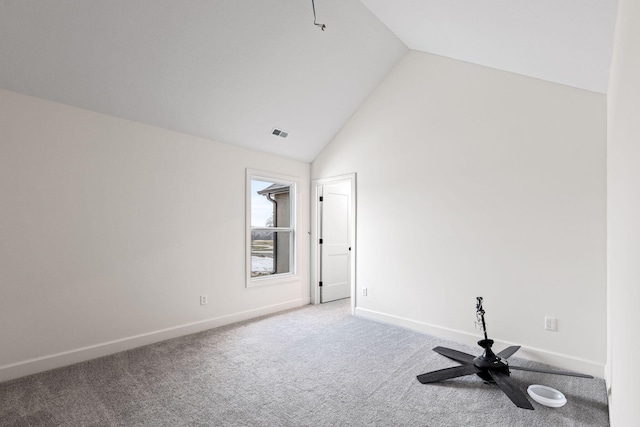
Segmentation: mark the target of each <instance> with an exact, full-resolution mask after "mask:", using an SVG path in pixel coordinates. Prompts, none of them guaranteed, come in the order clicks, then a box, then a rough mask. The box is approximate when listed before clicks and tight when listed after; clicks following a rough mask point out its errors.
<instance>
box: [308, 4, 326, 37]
mask: <svg viewBox="0 0 640 427" xmlns="http://www.w3.org/2000/svg"><path fill="white" fill-rule="evenodd" d="M311 7H313V25H315V26H316V27H318V28H320V29H321V30H322V31H324V29H325V28H327V26H326V25H324V24H320V23H318V22H316V21H317V18H316V3H315V0H311Z"/></svg>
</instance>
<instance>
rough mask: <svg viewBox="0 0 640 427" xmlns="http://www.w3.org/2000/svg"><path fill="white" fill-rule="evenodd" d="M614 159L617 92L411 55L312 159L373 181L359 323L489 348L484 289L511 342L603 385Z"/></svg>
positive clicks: (365, 215)
mask: <svg viewBox="0 0 640 427" xmlns="http://www.w3.org/2000/svg"><path fill="white" fill-rule="evenodd" d="M605 150H606V99H605V96H604V95H601V94H597V93H593V92H589V91H584V90H579V89H575V88H570V87H567V86H562V85H558V84H554V83H549V82H544V81H541V80H536V79H532V78H528V77H523V76H519V75H516V74H511V73H507V72H502V71H498V70H494V69H490V68H485V67H482V66H477V65H473V64H469V63H464V62H460V61H455V60H451V59H446V58H443V57H438V56H434V55H429V54H424V53H418V52H409V53H408V54H407V55H406V56H405V57H404V58H403V59H402V60H401V61H400V62H399V64H398V65H396V67H395V68H394V69H393V70H392V72H391V73H390V75H389V76H388V77H387V78H386V79H385V80H384V81H383V82H382V84H381V85H380V86H379V87H378V88H377V89H376V90H375V91H374V92H373V94H372V95H371V96H370V98H369V99H368V100H367V101H366V102H365V104H364V105H363V106H362V107H361V108H360V109H359V111H358V112H357V113H356V114H355V115H354V116H353V117H352V119H351V120H350V122H349V123H348V124H347V125H346V126H345V127H344V128H343V130H342V131H341V132H340V133H339V134H338V135H337V136H336V137H335V139H334V140H333V141H332V142H331V144H330V145H329V146H328V147H327V148H326V149H325V150H324V151H323V152H322V153H321V154H320V156H319V157H318V158H317V159H316V160H315V161H314V163H313V164H312V179H318V178H323V177H328V176H334V175H340V174H344V173H351V172H355V173H357V174H358V188H357V198H358V223H357V239H358V242H357V247H358V260H357V282H358V289H361V288H363V287H367V288H368V294H369V296H367V297H358V302H357V309H356V312H357V314H359V315H363V316H368V317H372V318H376V319H379V320H383V321H389V322H393V323H396V324H401V325H404V326H408V327H412V328H415V329H419V330H423V331H425V332H429V333H433V334H436V335H440V336H444V337H448V338H453V339H458V340H462V341H465V342H468V343H475V341H477V339H478V337H479V333H478V332H477V331H475V328H474V325H473V321H474V320H475V297H476V296H483V297H484V298H485V309H486V310H487V321H488V328H489V334H490V336H492V337H493V338H494V339H496V340H499V341H500V344H496V348H499V347H500V346H501V345H504V344H505V343H517V344H522V345H523V346H524V348H523V350H521V352H520V353H519V355H520V356H525V357H529V358H532V359H534V360H541V361H545V362H548V363H552V364H555V365H558V366H561V367H565V368H572V369H576V370H580V371H585V372H588V373H589V372H590V373H593V374H596V375H599V376H603V369H604V363H605V358H606V302H605V298H606V287H605V280H606V265H605V264H606V246H605V245H606V227H605V226H606V211H605V209H606V201H605V200H606V198H605V187H606V181H605V178H606V176H605V173H606V172H605V166H606V164H605V163H606V158H605V154H606V153H605ZM357 294H358V295H360V294H361V292H360V291H358V293H357ZM545 316H553V317H556V318H557V319H558V332H548V331H545V330H543V325H544V317H545Z"/></svg>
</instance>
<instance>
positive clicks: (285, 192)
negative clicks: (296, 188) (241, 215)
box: [251, 179, 291, 227]
mask: <svg viewBox="0 0 640 427" xmlns="http://www.w3.org/2000/svg"><path fill="white" fill-rule="evenodd" d="M290 192H291V185H287V184H278V183H275V182H268V181H260V180H256V179H252V180H251V226H252V227H289V226H290V224H291V220H290V212H291V208H290V203H289V200H290V197H289V194H290Z"/></svg>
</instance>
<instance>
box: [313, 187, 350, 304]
mask: <svg viewBox="0 0 640 427" xmlns="http://www.w3.org/2000/svg"><path fill="white" fill-rule="evenodd" d="M321 191H322V193H321V194H322V202H321V203H320V239H321V242H322V243H321V244H320V245H319V246H320V282H321V283H322V286H321V288H320V302H328V301H334V300H337V299H342V298H349V297H350V296H351V254H350V251H351V241H350V240H351V230H350V226H351V225H350V221H349V219H350V209H351V183H350V182H340V183H335V184H326V185H323V186H322V188H321Z"/></svg>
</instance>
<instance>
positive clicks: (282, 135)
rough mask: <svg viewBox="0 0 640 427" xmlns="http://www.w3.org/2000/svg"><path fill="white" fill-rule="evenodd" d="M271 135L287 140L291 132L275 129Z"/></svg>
mask: <svg viewBox="0 0 640 427" xmlns="http://www.w3.org/2000/svg"><path fill="white" fill-rule="evenodd" d="M271 135H275V136H279V137H280V138H286V137H288V136H289V132H287V131H286V130H282V129H278V128H273V130H272V131H271Z"/></svg>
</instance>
